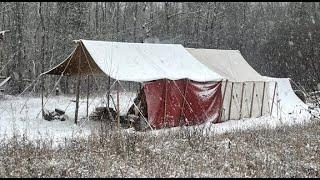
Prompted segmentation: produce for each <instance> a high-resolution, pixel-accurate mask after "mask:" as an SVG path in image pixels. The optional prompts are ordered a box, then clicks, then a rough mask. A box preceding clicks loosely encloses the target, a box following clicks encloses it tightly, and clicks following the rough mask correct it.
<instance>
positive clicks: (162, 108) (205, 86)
mask: <svg viewBox="0 0 320 180" xmlns="http://www.w3.org/2000/svg"><path fill="white" fill-rule="evenodd" d="M144 91H145V94H146V101H147V111H148V119H149V123H150V125H151V126H152V127H154V128H156V129H159V128H162V127H175V126H179V125H194V124H201V123H204V122H206V121H212V122H213V123H217V122H219V121H220V110H221V108H222V95H221V81H220V82H214V83H213V82H205V83H202V82H195V81H190V80H186V79H182V80H175V81H172V80H164V79H161V80H156V81H152V82H148V83H145V84H144Z"/></svg>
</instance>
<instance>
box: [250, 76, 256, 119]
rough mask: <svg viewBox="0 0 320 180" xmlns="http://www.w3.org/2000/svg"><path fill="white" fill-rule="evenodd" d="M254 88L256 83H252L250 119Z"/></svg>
mask: <svg viewBox="0 0 320 180" xmlns="http://www.w3.org/2000/svg"><path fill="white" fill-rule="evenodd" d="M255 86H256V83H255V82H253V86H252V96H251V107H250V117H252V108H253V98H254V87H255Z"/></svg>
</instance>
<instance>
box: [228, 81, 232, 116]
mask: <svg viewBox="0 0 320 180" xmlns="http://www.w3.org/2000/svg"><path fill="white" fill-rule="evenodd" d="M232 96H233V82H232V83H231V96H230V104H229V112H228V113H229V115H228V120H229V119H230V116H231V104H232Z"/></svg>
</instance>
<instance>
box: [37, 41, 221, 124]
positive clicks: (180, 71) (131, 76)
mask: <svg viewBox="0 0 320 180" xmlns="http://www.w3.org/2000/svg"><path fill="white" fill-rule="evenodd" d="M76 43H77V46H76V48H75V49H74V51H73V52H72V53H71V54H70V55H69V57H68V58H67V59H65V60H64V61H63V62H61V63H60V64H58V65H57V66H55V67H53V68H52V69H50V70H48V71H46V72H44V73H42V75H44V74H51V75H60V76H63V75H65V76H78V77H80V76H86V75H93V76H106V77H110V78H112V79H115V80H116V82H118V84H120V81H127V82H138V83H144V82H150V81H157V80H162V79H165V81H166V82H165V83H164V84H167V80H169V81H170V82H174V85H175V87H178V85H177V84H176V82H175V81H176V80H183V81H184V80H188V83H189V81H190V80H191V81H195V82H201V83H202V82H203V83H207V82H208V83H209V82H214V83H215V82H217V81H221V80H223V79H225V78H224V77H223V76H221V75H219V74H218V73H216V72H214V71H212V70H210V69H209V68H208V67H207V66H205V65H203V64H202V63H201V62H199V61H197V60H196V59H195V58H194V57H193V56H192V55H191V54H190V53H188V51H187V50H186V49H185V48H184V47H183V46H182V45H180V44H148V43H124V42H108V41H92V40H82V39H81V40H77V41H76ZM78 79H79V78H78ZM159 82H160V81H159ZM77 86H79V83H78V85H77ZM199 86H201V87H202V86H203V85H199ZM149 87H154V86H149ZM219 87H220V86H219ZM77 89H78V88H77ZM122 90H123V88H122ZM200 90H201V91H206V88H200ZM219 90H220V89H219ZM158 91H163V88H162V89H161V88H160V89H159V90H158ZM183 91H184V90H183V89H179V91H177V92H179V93H180V95H182V96H183V97H184V98H185V95H184V93H183ZM207 91H208V92H209V90H207ZM177 92H175V93H177ZM210 92H211V94H212V91H210ZM219 92H220V91H219ZM77 94H78V92H77ZM200 95H201V94H199V96H200ZM217 95H218V94H217ZM220 95H221V94H220ZM172 96H175V97H178V95H175V94H174V93H172ZM77 99H78V95H77ZM165 99H166V98H165ZM173 99H174V98H173ZM216 99H217V100H218V99H219V98H216ZM171 100H172V99H171ZM160 101H161V100H160ZM77 102H78V101H77ZM165 104H166V103H165ZM164 106H166V105H164ZM76 107H77V106H76ZM87 109H88V108H87ZM165 109H166V108H165ZM219 109H220V108H219ZM76 113H77V110H76ZM165 114H166V113H165ZM164 116H165V117H166V115H164ZM75 119H77V115H75Z"/></svg>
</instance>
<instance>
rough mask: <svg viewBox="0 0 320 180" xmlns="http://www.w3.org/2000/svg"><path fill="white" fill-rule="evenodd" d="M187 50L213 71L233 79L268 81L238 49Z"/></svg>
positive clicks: (240, 80)
mask: <svg viewBox="0 0 320 180" xmlns="http://www.w3.org/2000/svg"><path fill="white" fill-rule="evenodd" d="M186 50H187V51H188V52H189V53H190V54H192V56H194V57H195V58H196V59H197V60H199V61H200V62H201V63H203V64H204V65H206V66H207V67H208V68H210V69H211V70H212V71H214V72H217V73H218V74H219V75H221V76H224V77H226V78H228V79H229V80H231V81H235V82H243V81H268V79H266V78H265V77H263V76H261V75H260V74H259V73H258V72H257V71H255V70H254V69H253V68H252V67H251V66H250V65H249V64H248V63H247V61H246V60H245V59H244V58H243V56H242V55H241V53H240V51H238V50H218V49H195V48H186Z"/></svg>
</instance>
